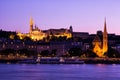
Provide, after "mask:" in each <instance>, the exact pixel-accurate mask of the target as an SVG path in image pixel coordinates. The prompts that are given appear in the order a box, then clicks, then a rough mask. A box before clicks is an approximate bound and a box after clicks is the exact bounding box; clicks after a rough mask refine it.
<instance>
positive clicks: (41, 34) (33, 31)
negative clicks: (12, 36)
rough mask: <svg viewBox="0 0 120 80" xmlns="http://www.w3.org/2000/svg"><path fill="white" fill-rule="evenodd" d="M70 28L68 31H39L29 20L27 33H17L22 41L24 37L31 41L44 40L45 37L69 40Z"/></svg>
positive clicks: (70, 35) (31, 20)
mask: <svg viewBox="0 0 120 80" xmlns="http://www.w3.org/2000/svg"><path fill="white" fill-rule="evenodd" d="M71 31H72V26H70V29H49V30H44V31H42V30H40V29H39V28H38V27H37V26H36V25H35V26H34V21H33V19H32V18H30V30H29V33H27V34H23V33H20V32H18V34H17V35H18V36H19V37H20V39H24V38H25V37H26V36H27V37H29V38H31V39H32V40H33V41H39V40H43V39H45V38H46V37H47V36H50V38H51V36H55V37H60V36H61V37H64V36H66V38H71V37H72V32H71Z"/></svg>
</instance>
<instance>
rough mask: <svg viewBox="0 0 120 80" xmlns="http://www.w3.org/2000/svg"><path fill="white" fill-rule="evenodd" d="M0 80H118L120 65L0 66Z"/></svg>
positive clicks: (119, 78) (119, 77) (119, 79)
mask: <svg viewBox="0 0 120 80" xmlns="http://www.w3.org/2000/svg"><path fill="white" fill-rule="evenodd" d="M0 80H120V65H118V64H110V65H108V64H80V65H79V64H0Z"/></svg>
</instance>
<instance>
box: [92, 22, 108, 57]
mask: <svg viewBox="0 0 120 80" xmlns="http://www.w3.org/2000/svg"><path fill="white" fill-rule="evenodd" d="M107 38H108V37H107V29H106V20H105V23H104V32H103V42H101V40H100V38H99V37H98V36H97V35H96V37H95V39H94V40H93V42H92V44H93V46H94V48H93V52H95V53H96V55H98V56H99V57H104V53H106V52H107V51H108V39H107ZM102 43H103V44H102Z"/></svg>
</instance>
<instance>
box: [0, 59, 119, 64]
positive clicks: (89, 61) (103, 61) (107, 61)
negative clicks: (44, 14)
mask: <svg viewBox="0 0 120 80" xmlns="http://www.w3.org/2000/svg"><path fill="white" fill-rule="evenodd" d="M51 59H53V58H51ZM66 59H69V58H66ZM25 60H27V61H25ZM73 60H76V59H73ZM77 60H79V62H76V61H67V62H58V61H52V62H50V61H42V62H36V61H35V60H33V59H0V63H13V64H15V63H18V64H99V63H100V64H120V58H79V59H77ZM80 61H81V62H80Z"/></svg>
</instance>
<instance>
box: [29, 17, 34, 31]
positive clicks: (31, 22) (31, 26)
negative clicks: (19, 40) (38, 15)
mask: <svg viewBox="0 0 120 80" xmlns="http://www.w3.org/2000/svg"><path fill="white" fill-rule="evenodd" d="M33 24H34V23H33V19H32V17H30V33H31V32H32V30H33Z"/></svg>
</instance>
